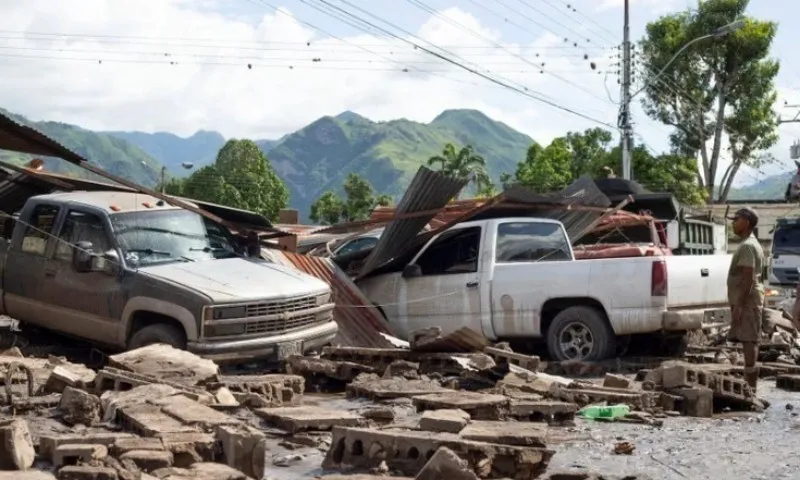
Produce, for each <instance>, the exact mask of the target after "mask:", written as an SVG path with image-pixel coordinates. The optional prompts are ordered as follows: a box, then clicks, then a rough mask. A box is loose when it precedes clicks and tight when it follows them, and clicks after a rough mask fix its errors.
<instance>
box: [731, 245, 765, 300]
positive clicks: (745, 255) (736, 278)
mask: <svg viewBox="0 0 800 480" xmlns="http://www.w3.org/2000/svg"><path fill="white" fill-rule="evenodd" d="M747 267H751V268H752V269H753V279H752V280H753V287H752V288H751V290H750V293H749V294H748V295H747V296H746V300H745V301H744V303H742V301H741V298H742V296H743V295H744V293H745V292H742V290H741V287H740V285H741V284H742V283H743V280H745V278H744V273H743V271H742V270H743V269H744V268H747ZM763 267H764V250H763V249H762V248H761V244H760V243H758V240H756V238H755V237H754V236H753V235H750V236H749V237H748V238H747V239H745V240H744V241H743V242H742V243H740V244H739V248H737V249H736V252H735V253H734V254H733V258H732V259H731V268H730V269H729V270H728V303H729V304H731V305H737V306H742V307H761V306H763V305H764V284H763V283H762V281H761V272H762V269H763Z"/></svg>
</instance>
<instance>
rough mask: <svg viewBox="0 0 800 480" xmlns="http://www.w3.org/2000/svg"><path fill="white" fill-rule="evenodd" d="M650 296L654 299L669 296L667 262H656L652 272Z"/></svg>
mask: <svg viewBox="0 0 800 480" xmlns="http://www.w3.org/2000/svg"><path fill="white" fill-rule="evenodd" d="M650 295H651V296H653V297H666V296H667V262H665V261H664V260H656V261H655V262H653V266H652V270H651V271H650Z"/></svg>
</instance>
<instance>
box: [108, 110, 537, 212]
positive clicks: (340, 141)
mask: <svg viewBox="0 0 800 480" xmlns="http://www.w3.org/2000/svg"><path fill="white" fill-rule="evenodd" d="M107 133H108V134H110V135H112V136H115V137H118V138H122V139H125V140H128V141H130V142H132V143H134V144H136V145H137V146H139V147H140V148H141V149H142V150H144V151H145V152H147V153H148V154H150V155H151V156H152V157H153V158H155V159H157V160H159V161H161V162H162V163H164V164H165V165H167V166H168V168H170V173H171V174H174V175H180V174H183V173H184V172H180V173H179V170H180V167H179V164H180V162H183V161H191V162H193V163H194V164H195V169H197V168H199V167H201V166H203V165H207V164H209V163H212V162H213V161H214V157H215V156H216V154H217V150H219V148H220V147H221V146H222V144H223V143H224V138H223V137H222V135H220V134H219V133H217V132H202V131H201V132H198V133H196V134H194V135H192V136H191V137H188V138H181V137H178V136H175V135H172V134H168V133H155V134H148V133H142V132H107ZM448 142H452V143H454V144H457V145H459V146H464V145H472V146H473V147H475V150H476V151H477V152H478V153H479V154H480V155H483V156H484V158H486V162H487V164H488V167H489V173H490V174H491V176H492V177H493V178H495V179H497V178H498V177H499V176H500V173H502V172H508V171H513V170H514V168H515V166H516V164H517V162H518V161H520V160H521V159H523V158H524V157H525V152H526V151H527V149H528V147H529V146H530V145H531V143H533V139H531V138H530V137H529V136H527V135H523V134H522V133H519V132H517V131H516V130H514V129H513V128H511V127H509V126H508V125H505V124H503V123H501V122H496V121H494V120H492V119H490V118H489V117H487V116H486V115H484V114H483V113H481V112H478V111H475V110H448V111H445V112H443V113H442V114H441V115H439V116H438V117H436V118H435V119H434V120H433V121H432V122H430V123H427V124H425V123H418V122H412V121H410V120H405V119H401V120H392V121H388V122H373V121H372V120H369V119H368V118H365V117H363V116H361V115H359V114H357V113H354V112H350V111H346V112H342V113H340V114H339V115H336V116H335V117H330V116H328V117H322V118H320V119H318V120H317V121H315V122H313V123H311V124H310V125H308V126H306V127H305V128H302V129H300V130H298V131H297V132H294V133H291V134H288V135H285V136H284V137H282V138H280V139H278V140H256V144H258V146H259V147H260V148H261V149H262V150H263V151H264V152H265V153H266V155H267V158H269V160H270V162H271V163H272V165H273V166H274V167H275V170H276V171H277V172H278V175H280V177H281V178H282V179H283V180H284V181H285V182H286V184H287V185H288V187H289V192H290V197H289V198H290V202H291V205H292V207H293V208H297V209H298V210H299V211H300V212H301V214H302V215H307V214H308V211H309V209H310V206H311V203H313V201H314V200H316V198H317V197H319V196H320V195H321V194H322V193H323V192H324V191H325V190H329V189H333V190H339V189H340V188H341V185H342V182H343V181H344V179H345V177H347V174H348V173H351V172H356V173H359V174H361V175H362V176H364V177H365V178H367V179H368V180H369V181H370V183H372V185H373V186H374V187H375V189H376V190H378V191H380V192H381V193H388V194H391V195H400V194H402V193H403V191H404V190H405V188H406V186H407V185H408V182H409V181H410V180H411V178H412V176H413V175H414V173H416V171H417V169H418V168H419V166H420V165H422V164H424V163H425V162H426V161H427V159H428V158H430V157H431V156H432V155H436V154H438V153H440V152H441V150H442V148H443V147H444V145H445V144H446V143H448Z"/></svg>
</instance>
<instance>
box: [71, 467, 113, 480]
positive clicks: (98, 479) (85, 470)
mask: <svg viewBox="0 0 800 480" xmlns="http://www.w3.org/2000/svg"><path fill="white" fill-rule="evenodd" d="M118 478H119V477H118V475H117V471H116V470H114V469H113V468H109V467H95V466H91V465H67V466H66V467H63V468H62V469H61V470H59V471H58V480H118Z"/></svg>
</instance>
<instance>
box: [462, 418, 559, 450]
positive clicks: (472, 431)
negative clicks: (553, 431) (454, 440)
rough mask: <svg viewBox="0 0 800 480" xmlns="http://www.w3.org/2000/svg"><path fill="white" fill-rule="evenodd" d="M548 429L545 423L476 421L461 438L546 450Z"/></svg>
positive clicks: (471, 423) (465, 429)
mask: <svg viewBox="0 0 800 480" xmlns="http://www.w3.org/2000/svg"><path fill="white" fill-rule="evenodd" d="M548 429H549V427H548V426H547V424H544V423H531V422H508V421H499V422H498V421H482V420H476V421H472V422H470V424H469V425H467V426H466V427H465V428H464V429H463V430H461V434H460V436H461V438H464V439H467V440H475V441H477V442H486V443H499V444H503V445H517V446H520V447H539V448H544V447H546V446H547V445H546V440H547V432H548Z"/></svg>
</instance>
